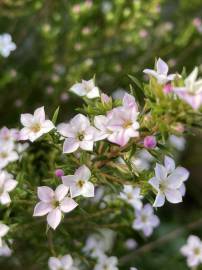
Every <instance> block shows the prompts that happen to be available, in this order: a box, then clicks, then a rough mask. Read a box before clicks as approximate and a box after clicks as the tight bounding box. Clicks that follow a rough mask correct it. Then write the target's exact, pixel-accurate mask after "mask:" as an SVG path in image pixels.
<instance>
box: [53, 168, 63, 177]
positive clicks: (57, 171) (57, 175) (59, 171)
mask: <svg viewBox="0 0 202 270" xmlns="http://www.w3.org/2000/svg"><path fill="white" fill-rule="evenodd" d="M64 175H65V174H64V171H63V170H62V169H57V170H55V176H56V177H58V178H61V177H62V176H64Z"/></svg>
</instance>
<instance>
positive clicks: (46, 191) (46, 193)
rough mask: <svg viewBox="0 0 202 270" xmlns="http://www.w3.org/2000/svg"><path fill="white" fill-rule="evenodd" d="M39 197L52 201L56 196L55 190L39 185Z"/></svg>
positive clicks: (45, 200)
mask: <svg viewBox="0 0 202 270" xmlns="http://www.w3.org/2000/svg"><path fill="white" fill-rule="evenodd" d="M37 195H38V198H39V199H40V200H41V201H43V202H51V201H52V199H53V197H54V191H53V190H52V189H51V188H49V187H46V186H42V187H38V189H37Z"/></svg>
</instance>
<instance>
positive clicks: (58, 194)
mask: <svg viewBox="0 0 202 270" xmlns="http://www.w3.org/2000/svg"><path fill="white" fill-rule="evenodd" d="M68 190H69V188H68V187H67V186H65V185H62V184H61V185H59V186H58V187H57V188H56V190H55V198H56V200H57V201H59V202H60V201H62V200H63V199H64V197H65V196H66V195H67V193H68Z"/></svg>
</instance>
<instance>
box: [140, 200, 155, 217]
mask: <svg viewBox="0 0 202 270" xmlns="http://www.w3.org/2000/svg"><path fill="white" fill-rule="evenodd" d="M142 212H143V214H146V215H148V216H150V215H152V214H153V212H154V209H153V207H152V206H151V204H149V203H147V204H146V205H145V206H144V208H143V210H142Z"/></svg>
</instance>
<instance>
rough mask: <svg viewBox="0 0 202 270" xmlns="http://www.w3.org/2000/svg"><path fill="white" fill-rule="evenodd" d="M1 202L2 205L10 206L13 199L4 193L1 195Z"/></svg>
mask: <svg viewBox="0 0 202 270" xmlns="http://www.w3.org/2000/svg"><path fill="white" fill-rule="evenodd" d="M0 202H1V203H2V204H9V203H10V202H11V198H10V196H9V194H8V193H7V192H3V194H1V196H0Z"/></svg>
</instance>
